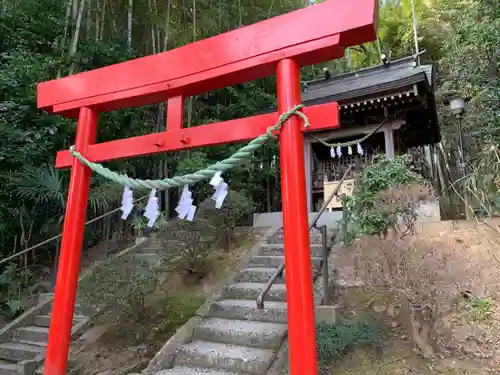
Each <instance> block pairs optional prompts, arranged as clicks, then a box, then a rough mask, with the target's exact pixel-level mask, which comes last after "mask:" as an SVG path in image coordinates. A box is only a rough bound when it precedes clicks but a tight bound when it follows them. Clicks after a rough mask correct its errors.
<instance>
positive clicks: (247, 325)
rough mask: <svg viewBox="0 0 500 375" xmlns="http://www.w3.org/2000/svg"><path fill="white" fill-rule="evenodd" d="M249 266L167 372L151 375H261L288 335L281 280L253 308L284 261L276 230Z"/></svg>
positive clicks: (314, 237)
mask: <svg viewBox="0 0 500 375" xmlns="http://www.w3.org/2000/svg"><path fill="white" fill-rule="evenodd" d="M310 239H311V259H312V263H313V271H314V272H313V274H314V275H315V276H317V275H318V274H319V270H320V265H321V245H320V244H321V237H320V235H319V233H318V232H316V231H313V232H312V233H311V235H310ZM266 242H267V243H265V244H262V245H261V246H260V247H259V249H258V251H257V253H256V254H254V255H253V256H252V258H251V260H250V262H249V263H248V264H247V265H246V267H244V268H243V269H241V270H240V271H239V273H238V274H237V275H236V277H235V279H234V283H232V284H230V285H228V286H227V287H226V288H225V289H224V290H223V292H222V294H221V296H220V299H218V300H217V301H214V302H213V303H212V304H211V306H210V308H209V310H208V313H207V314H206V315H205V316H204V317H203V318H202V320H201V322H200V323H199V324H198V325H197V326H196V327H195V328H194V330H193V332H192V335H191V338H190V339H189V340H188V342H186V343H184V344H183V345H181V346H180V347H179V348H178V349H177V350H176V352H175V354H174V356H173V361H171V363H170V364H171V366H172V367H171V368H169V369H164V370H161V371H156V372H155V374H156V375H181V374H182V375H187V374H190V375H236V374H240V375H242V374H245V375H265V374H266V373H267V372H268V370H269V368H270V367H271V366H272V364H273V362H274V361H275V359H276V356H277V353H278V351H279V350H280V347H281V346H282V344H283V342H284V340H285V338H286V333H287V304H286V287H285V284H284V278H285V277H286V274H285V275H284V277H283V278H280V279H278V281H277V282H276V284H275V285H273V287H272V288H271V290H270V291H269V293H268V294H267V297H266V299H265V308H264V309H263V310H259V309H257V306H256V299H257V297H258V295H259V293H260V292H261V290H262V288H263V287H264V286H265V285H266V284H267V282H268V280H269V278H270V277H271V276H272V275H273V274H274V272H275V271H276V270H277V268H278V267H279V266H280V265H281V264H282V263H283V262H284V256H283V250H284V249H283V247H284V246H283V233H282V231H281V230H279V231H277V232H276V233H275V234H274V235H271V236H268V237H267V241H266Z"/></svg>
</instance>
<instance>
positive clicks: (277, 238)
mask: <svg viewBox="0 0 500 375" xmlns="http://www.w3.org/2000/svg"><path fill="white" fill-rule="evenodd" d="M284 241H285V237H284V235H283V233H275V234H273V235H271V236H268V237H267V243H270V244H283V243H284ZM309 242H310V243H312V244H321V234H320V233H319V232H318V231H317V230H315V231H311V232H309Z"/></svg>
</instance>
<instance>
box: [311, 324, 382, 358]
mask: <svg viewBox="0 0 500 375" xmlns="http://www.w3.org/2000/svg"><path fill="white" fill-rule="evenodd" d="M381 339H382V331H381V330H380V329H379V328H377V327H375V326H374V325H372V324H370V323H368V322H366V321H362V320H355V321H351V320H343V321H342V322H340V323H337V324H327V323H318V324H317V325H316V345H317V351H318V362H319V363H320V366H322V367H325V366H329V365H330V364H331V363H332V361H333V360H334V359H335V358H337V357H339V356H341V355H342V354H344V353H345V352H346V351H347V350H351V349H354V348H356V347H360V346H366V345H370V346H378V345H379V344H380V341H381Z"/></svg>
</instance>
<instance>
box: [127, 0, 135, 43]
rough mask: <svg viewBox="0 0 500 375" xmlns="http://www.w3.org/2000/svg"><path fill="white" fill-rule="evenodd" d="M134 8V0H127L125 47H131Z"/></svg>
mask: <svg viewBox="0 0 500 375" xmlns="http://www.w3.org/2000/svg"><path fill="white" fill-rule="evenodd" d="M133 8H134V0H128V10H127V48H128V49H129V50H131V49H132V14H133Z"/></svg>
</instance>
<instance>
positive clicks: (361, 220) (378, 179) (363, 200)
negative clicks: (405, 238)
mask: <svg viewBox="0 0 500 375" xmlns="http://www.w3.org/2000/svg"><path fill="white" fill-rule="evenodd" d="M410 162H411V160H410V158H409V156H408V155H401V156H396V157H394V158H392V159H389V158H387V157H386V156H385V155H378V156H376V157H375V158H374V159H373V162H372V163H371V164H369V165H367V166H366V167H365V168H364V169H363V171H362V172H361V173H360V175H359V177H358V178H357V181H356V183H355V189H354V193H353V195H352V197H345V198H344V199H343V205H344V206H343V207H344V211H343V217H342V226H343V228H344V231H343V232H342V235H343V241H344V242H346V243H351V242H352V241H353V240H354V239H355V238H356V237H357V236H359V235H372V234H379V233H383V232H386V231H387V229H388V228H389V226H390V225H391V224H392V223H393V220H394V215H392V214H391V215H390V214H388V213H385V212H383V211H382V210H380V209H379V208H377V207H376V206H375V200H376V198H377V195H378V194H379V193H380V192H382V191H384V190H387V189H389V188H390V187H392V186H396V185H404V184H409V183H413V182H422V181H423V179H422V177H421V176H420V175H419V174H418V173H416V172H415V171H413V169H412V167H411V164H410Z"/></svg>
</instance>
